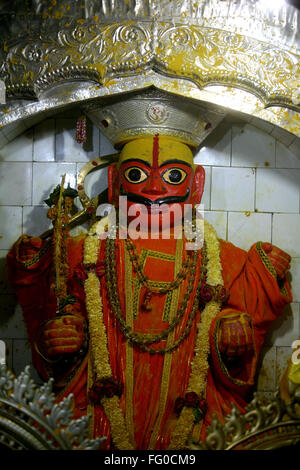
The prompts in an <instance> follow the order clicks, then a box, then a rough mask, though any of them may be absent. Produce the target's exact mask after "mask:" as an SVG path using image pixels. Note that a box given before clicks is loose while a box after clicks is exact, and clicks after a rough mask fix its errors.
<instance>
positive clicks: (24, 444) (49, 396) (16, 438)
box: [0, 365, 105, 450]
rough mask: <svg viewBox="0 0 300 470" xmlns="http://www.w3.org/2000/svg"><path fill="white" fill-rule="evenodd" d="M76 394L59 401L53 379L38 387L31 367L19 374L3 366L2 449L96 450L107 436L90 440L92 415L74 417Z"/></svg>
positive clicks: (0, 373)
mask: <svg viewBox="0 0 300 470" xmlns="http://www.w3.org/2000/svg"><path fill="white" fill-rule="evenodd" d="M72 400H73V397H72V395H69V396H68V397H66V398H65V399H63V400H62V401H61V402H60V403H55V397H54V393H53V392H52V381H51V380H50V381H49V382H48V383H45V384H43V385H42V386H41V387H37V386H36V385H35V383H34V381H33V380H32V379H31V378H30V374H29V366H27V367H26V368H25V370H24V372H22V373H21V374H20V375H19V376H18V377H15V376H14V375H13V374H12V372H11V371H10V370H8V369H7V368H6V366H4V365H0V448H7V447H8V448H10V449H12V450H96V449H100V448H101V444H102V442H103V441H104V440H105V438H101V439H100V438H98V439H95V440H89V439H88V426H89V417H86V416H84V417H81V418H80V419H76V420H75V419H73V409H72Z"/></svg>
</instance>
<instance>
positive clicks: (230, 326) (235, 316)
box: [218, 312, 254, 357]
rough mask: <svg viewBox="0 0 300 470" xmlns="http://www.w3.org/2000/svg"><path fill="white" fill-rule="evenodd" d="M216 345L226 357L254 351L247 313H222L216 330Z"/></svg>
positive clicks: (250, 325)
mask: <svg viewBox="0 0 300 470" xmlns="http://www.w3.org/2000/svg"><path fill="white" fill-rule="evenodd" d="M218 346H219V351H220V352H221V353H222V354H225V355H226V356H228V357H236V356H242V355H244V354H245V353H248V352H252V351H254V340H253V330H252V322H251V317H250V315H248V313H243V312H230V313H227V314H224V316H223V317H222V318H221V320H220V326H219V330H218Z"/></svg>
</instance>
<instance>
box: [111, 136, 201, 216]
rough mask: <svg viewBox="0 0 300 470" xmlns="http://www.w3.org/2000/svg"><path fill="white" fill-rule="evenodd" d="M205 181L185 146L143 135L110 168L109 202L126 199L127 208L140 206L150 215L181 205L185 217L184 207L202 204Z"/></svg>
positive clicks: (176, 142) (126, 146)
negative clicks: (120, 198) (121, 198)
mask: <svg viewBox="0 0 300 470" xmlns="http://www.w3.org/2000/svg"><path fill="white" fill-rule="evenodd" d="M204 178H205V176H204V170H203V168H202V167H199V166H198V165H194V161H193V153H192V151H191V149H190V148H189V147H188V146H187V145H186V144H184V143H183V142H180V141H178V140H176V139H174V138H171V137H167V136H160V135H155V136H142V137H139V138H137V139H135V140H132V141H130V142H128V143H127V144H125V146H124V147H123V149H122V151H121V154H120V159H119V161H118V163H117V164H114V166H112V167H111V168H110V170H109V193H110V194H111V195H112V196H111V197H110V200H111V201H116V199H117V197H116V196H126V197H127V207H128V209H129V208H130V207H131V206H132V205H133V204H140V205H143V207H146V210H147V212H148V214H150V213H151V214H153V213H154V212H155V210H161V209H163V208H164V209H165V210H166V206H168V210H169V211H172V210H175V205H176V206H177V207H176V209H178V205H179V206H180V207H181V213H182V214H183V213H184V207H183V206H184V205H185V204H191V205H194V204H195V203H199V202H200V199H201V196H202V193H203V185H204ZM198 183H199V184H198ZM110 186H111V187H110Z"/></svg>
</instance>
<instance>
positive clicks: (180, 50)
mask: <svg viewBox="0 0 300 470" xmlns="http://www.w3.org/2000/svg"><path fill="white" fill-rule="evenodd" d="M268 5H269V6H266V2H263V1H262V0H199V1H198V2H194V1H192V0H183V1H182V0H181V1H179V0H171V1H169V0H160V1H159V0H139V1H132V0H129V1H126V2H124V1H123V0H117V1H116V0H103V1H95V0H77V1H76V2H74V1H71V0H66V1H64V2H60V1H56V2H53V1H51V0H31V1H28V2H18V1H16V0H15V1H11V2H8V1H7V2H4V4H2V7H1V9H0V21H1V23H0V26H1V47H0V56H1V67H0V79H1V80H2V81H3V82H4V83H5V87H6V98H7V103H6V104H3V105H2V108H1V114H0V138H2V145H3V144H4V143H5V142H7V141H9V140H11V139H12V138H14V137H15V136H16V135H17V134H18V133H20V132H22V131H24V130H25V128H27V127H29V126H31V125H33V124H35V123H36V122H38V121H39V120H41V119H44V118H45V117H47V116H49V115H51V114H54V113H57V112H58V111H62V110H63V109H65V108H66V107H70V106H74V105H76V106H80V105H82V104H86V102H87V101H91V100H93V99H100V98H102V97H107V96H116V95H120V94H123V93H128V92H131V91H137V90H142V89H145V88H148V87H150V86H154V87H156V88H157V89H159V90H164V91H166V92H170V93H173V94H177V95H179V96H183V97H186V98H191V99H194V100H199V101H201V103H202V105H204V106H206V108H207V109H210V107H211V106H221V107H222V108H226V109H227V110H234V111H239V112H241V113H246V114H247V115H251V116H256V117H258V118H260V119H263V120H266V121H268V122H271V123H273V124H275V125H277V126H280V127H282V128H284V129H286V130H287V131H289V132H291V133H293V134H295V135H299V132H300V131H299V11H298V10H297V9H296V8H295V7H293V6H291V5H287V4H286V3H283V4H282V5H281V6H280V7H276V5H273V4H272V2H270V3H268ZM0 144H1V140H0Z"/></svg>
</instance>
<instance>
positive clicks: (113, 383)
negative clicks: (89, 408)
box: [89, 377, 124, 404]
mask: <svg viewBox="0 0 300 470" xmlns="http://www.w3.org/2000/svg"><path fill="white" fill-rule="evenodd" d="M123 389H124V386H123V384H122V383H121V382H119V381H118V380H117V379H115V378H114V377H104V378H103V379H101V380H97V381H96V382H95V383H94V384H93V385H92V387H91V389H90V391H89V399H90V400H91V401H92V402H93V403H94V404H99V403H100V401H101V399H102V398H103V397H107V398H112V397H113V396H114V395H116V396H117V397H120V396H121V395H122V393H123Z"/></svg>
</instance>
